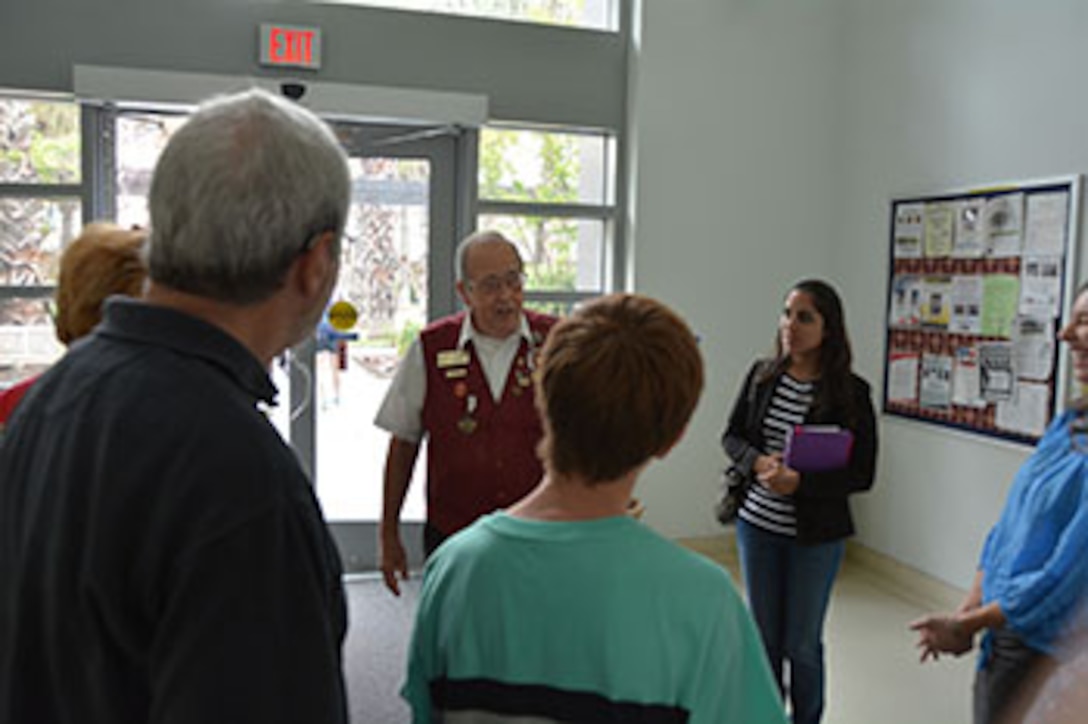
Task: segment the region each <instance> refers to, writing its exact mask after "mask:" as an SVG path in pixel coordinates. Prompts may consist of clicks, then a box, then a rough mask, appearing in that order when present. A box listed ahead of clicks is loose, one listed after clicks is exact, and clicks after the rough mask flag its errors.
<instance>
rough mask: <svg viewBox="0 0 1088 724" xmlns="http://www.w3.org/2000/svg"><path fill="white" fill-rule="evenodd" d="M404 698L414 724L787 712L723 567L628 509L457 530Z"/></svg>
mask: <svg viewBox="0 0 1088 724" xmlns="http://www.w3.org/2000/svg"><path fill="white" fill-rule="evenodd" d="M402 695H403V696H404V698H405V699H407V700H408V702H409V704H410V705H411V707H412V710H413V712H414V721H416V722H430V721H432V720H434V719H438V718H439V716H438V715H439V714H441V716H442V717H444V718H443V719H442V720H443V721H446V722H453V721H461V720H464V721H468V720H480V719H482V718H483V717H484V716H487V715H490V716H495V715H502V716H508V717H513V716H526V717H529V716H535V717H537V718H538V719H539V720H540V721H544V722H546V721H562V720H564V717H566V718H567V719H566V720H572V719H576V720H579V721H593V720H600V719H602V718H604V717H605V716H611V717H612V720H621V721H677V722H680V721H687V722H691V723H692V724H699V723H701V722H705V723H706V724H728V723H729V722H738V724H740V723H743V724H762V723H763V722H768V723H779V722H785V716H784V713H783V708H782V703H781V699H780V697H779V694H778V689H777V687H776V686H775V684H774V682H773V680H772V678H771V675H770V671H769V668H768V666H767V663H766V660H765V658H764V653H763V647H762V645H761V643H760V641H759V637H758V634H757V632H756V630H755V627H754V625H753V623H752V620H751V618H750V616H749V614H748V611H747V609H746V608H745V607H744V604H743V602H742V601H741V600H740V597H739V596H738V595H737V592H736V589H735V588H734V586H733V584H732V581H731V580H730V579H729V576H728V574H727V573H726V572H725V571H724V570H723V569H722V568H720V567H719V566H717V565H715V564H714V563H712V562H711V561H709V560H708V559H706V558H704V557H702V556H699V555H697V554H695V553H692V552H690V551H687V550H685V549H683V548H681V547H679V546H677V545H676V544H675V543H672V542H670V541H668V540H666V539H664V538H662V537H661V536H660V535H658V534H656V533H654V532H653V531H652V530H650V529H649V528H647V527H646V526H645V525H643V524H641V523H639V522H637V521H634V520H632V519H630V518H627V517H615V518H605V519H600V520H593V521H584V522H542V521H530V520H523V519H519V518H513V517H510V516H508V515H506V514H505V513H495V514H492V515H489V516H486V517H484V518H482V519H480V520H479V521H477V522H476V523H475V524H474V525H472V526H471V527H469V528H467V529H465V530H464V531H462V532H461V533H459V534H458V535H456V536H454V537H453V538H451V539H450V540H448V541H447V542H446V543H445V544H444V545H443V546H442V547H441V548H439V550H438V551H436V553H435V554H434V555H433V556H432V558H431V560H430V561H429V562H428V564H427V567H426V570H425V573H424V581H423V590H422V593H421V598H420V605H419V611H418V614H417V619H416V626H415V631H414V633H413V638H412V644H411V649H410V653H409V665H408V679H407V682H406V683H405V685H404V688H403V690H402ZM473 717H478V718H477V719H474V718H473ZM638 717H641V718H638ZM488 720H489V721H490V720H491V719H488Z"/></svg>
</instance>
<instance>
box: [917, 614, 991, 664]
mask: <svg viewBox="0 0 1088 724" xmlns="http://www.w3.org/2000/svg"><path fill="white" fill-rule="evenodd" d="M910 628H911V630H912V631H917V632H918V643H917V644H916V646H917V647H918V648H919V649H921V650H922V657H921V661H923V662H924V661H926V660H927V659H933V660H934V661H936V660H937V659H938V658H939V657H940V654H952V655H953V656H963V655H964V654H966V653H967V652H968V651H970V650H971V649H972V648H974V646H975V636H974V632H972V631H970V630H969V628H968V627H967V626H964V625H963V623H962V622H961V621H960V620H959V619H958V618H957V617H956V616H954V615H952V616H949V615H945V614H931V615H929V616H924V617H922V618H920V619H918V620H917V621H914V622H912V623H911V625H910Z"/></svg>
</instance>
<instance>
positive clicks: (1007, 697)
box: [975, 629, 1049, 724]
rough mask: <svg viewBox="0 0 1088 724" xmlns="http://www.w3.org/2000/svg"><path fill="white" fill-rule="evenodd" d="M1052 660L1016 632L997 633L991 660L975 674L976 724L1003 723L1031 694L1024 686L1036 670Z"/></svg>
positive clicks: (1004, 631) (992, 647)
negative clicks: (1004, 718) (1014, 707)
mask: <svg viewBox="0 0 1088 724" xmlns="http://www.w3.org/2000/svg"><path fill="white" fill-rule="evenodd" d="M1048 659H1049V657H1048V656H1047V655H1046V654H1044V653H1042V652H1041V651H1037V650H1035V649H1033V648H1031V647H1030V646H1027V645H1026V644H1025V643H1024V642H1023V640H1021V639H1020V637H1019V636H1017V635H1016V634H1015V633H1013V632H1012V631H1009V630H1008V629H996V630H995V631H994V632H993V637H992V641H991V649H990V658H989V660H988V661H987V662H986V666H984V667H983V668H981V669H979V670H978V673H976V674H975V724H997V723H998V722H1001V721H1003V720H1002V716H1003V715H1004V714H1006V713H1007V712H1008V710H1009V708H1010V707H1011V706H1014V705H1018V704H1020V703H1021V702H1020V697H1021V696H1026V695H1027V694H1028V687H1026V686H1024V684H1026V683H1027V682H1028V681H1029V680H1030V678H1031V675H1032V673H1033V671H1034V670H1035V667H1036V666H1039V665H1040V664H1043V663H1045V662H1046V661H1047V660H1048Z"/></svg>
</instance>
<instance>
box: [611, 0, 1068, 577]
mask: <svg viewBox="0 0 1088 724" xmlns="http://www.w3.org/2000/svg"><path fill="white" fill-rule="evenodd" d="M801 5H802V4H801V3H786V2H777V1H775V0H772V1H771V2H755V1H754V0H687V2H685V3H684V6H683V10H682V11H680V10H679V8H677V7H676V6H675V4H673V3H657V2H646V3H645V4H644V7H643V8H642V15H641V28H640V43H639V45H638V46H637V47H636V48H635V52H634V59H633V61H632V68H631V70H632V79H631V94H630V97H629V102H630V103H631V104H633V105H632V111H631V115H630V122H631V123H632V128H631V140H632V148H633V154H634V165H633V170H634V171H635V172H636V173H635V175H633V183H634V184H635V187H634V190H633V193H632V199H633V206H632V208H633V209H634V211H633V214H634V218H633V224H632V231H633V236H632V242H633V245H634V253H635V259H634V281H635V284H636V286H637V288H638V289H640V290H642V291H645V292H647V293H650V294H653V295H656V296H659V297H661V298H663V299H665V300H667V301H668V302H670V303H672V304H674V305H675V306H676V307H678V308H679V309H680V310H681V311H682V312H683V313H684V314H686V315H687V316H688V318H689V319H690V320H691V321H692V323H693V325H694V326H695V327H696V328H697V331H698V332H699V333H701V334H702V335H703V347H704V352H705V354H706V360H707V363H708V367H709V384H708V389H707V391H706V394H705V396H704V399H703V402H702V404H701V406H700V409H699V411H698V413H697V416H696V419H695V421H694V423H693V426H692V429H691V430H690V431H689V436H688V439H687V440H686V442H685V443H684V444H683V445H682V446H681V447H680V448H679V449H678V450H677V451H676V453H674V455H673V456H672V458H671V459H669V460H667V461H665V462H664V463H661V464H659V465H658V466H657V467H655V468H652V469H651V470H650V472H649V473H648V474H647V476H646V481H645V483H644V484H643V485H642V489H641V491H640V493H641V495H642V496H643V497H644V498H645V500H646V502H647V504H648V513H647V516H648V520H649V522H650V523H651V524H653V525H655V526H656V527H658V528H659V529H661V530H662V531H664V532H665V533H667V534H672V535H701V534H705V533H709V532H712V531H713V530H714V525H713V523H711V522H710V520H709V517H708V516H709V513H708V512H707V511H708V509H709V506H710V501H711V500H712V498H713V491H714V487H715V486H714V482H713V477H714V472H715V470H716V469H717V468H718V467H719V466H720V464H721V461H722V456H721V453H720V452H719V450H718V447H717V438H718V435H719V434H720V432H721V426H722V418H723V416H724V414H725V412H726V407H727V406H728V404H729V403H730V401H731V399H732V395H733V393H734V391H735V388H736V386H737V384H739V377H740V375H741V374H742V373H743V371H744V369H745V366H746V365H747V363H748V361H749V360H750V359H751V358H752V357H753V356H755V355H756V354H758V353H761V352H764V351H766V350H767V349H768V346H769V343H770V340H771V338H772V333H773V325H774V320H775V316H776V313H777V307H778V303H779V300H780V297H781V294H782V292H783V291H784V289H785V287H786V286H788V285H789V283H790V282H791V281H793V280H795V279H797V278H799V277H802V276H808V275H823V276H826V277H827V278H829V279H830V280H832V281H833V282H834V283H835V284H836V285H837V286H838V287H839V289H840V291H841V292H842V293H843V297H844V300H845V302H846V306H847V320H848V323H849V327H850V330H851V334H852V337H853V341H854V347H855V356H856V367H857V369H858V370H859V372H860V373H861V374H862V375H864V376H865V377H866V378H868V379H869V380H870V381H871V382H872V383H873V386H874V393H875V394H874V403H875V404H877V405H879V396H880V389H881V386H882V380H883V362H882V359H883V354H884V351H883V350H884V308H885V296H884V295H885V291H886V286H887V274H888V249H887V229H888V201H889V199H890V198H892V197H894V196H900V195H906V194H913V193H926V192H938V191H943V190H952V189H962V188H967V187H976V186H980V185H988V184H990V183H994V182H1001V181H1010V180H1027V179H1037V178H1049V177H1054V176H1058V175H1065V174H1069V173H1077V172H1081V171H1082V170H1084V169H1085V168H1086V167H1088V133H1086V132H1085V131H1086V130H1088V127H1086V125H1085V117H1086V116H1088V98H1086V95H1085V93H1084V92H1083V88H1084V82H1083V74H1084V70H1083V69H1084V68H1086V67H1088V44H1085V43H1084V41H1083V38H1085V37H1088V4H1085V3H1082V2H1077V1H1076V0H1037V1H1036V2H1033V3H1014V2H992V0H912V1H911V2H909V3H905V2H896V1H895V0H838V1H837V0H826V1H819V0H818V1H816V2H809V3H804V4H803V5H804V7H801ZM1082 266H1083V265H1082ZM1079 277H1080V278H1082V279H1083V278H1086V277H1088V275H1086V274H1084V273H1083V272H1082V273H1081V274H1080V275H1079ZM881 445H882V447H881V454H880V464H879V472H878V480H877V484H876V487H875V488H874V490H873V492H872V493H870V494H868V495H862V496H856V497H855V498H854V509H855V513H856V517H857V518H858V524H859V539H860V540H861V541H862V542H864V543H865V544H867V545H869V546H871V547H873V548H875V549H877V550H879V551H881V552H883V553H886V554H888V555H891V556H893V557H895V558H897V559H899V560H901V561H903V562H904V563H907V564H908V565H912V566H914V567H917V568H919V569H921V570H923V571H925V572H927V573H930V574H931V575H934V576H937V577H938V578H941V579H943V580H945V581H947V582H949V583H952V584H954V585H959V586H966V585H967V584H968V583H969V581H970V578H971V576H972V572H973V570H974V564H975V561H976V557H977V553H978V550H979V547H980V545H981V543H982V539H983V537H984V535H985V533H986V531H987V530H988V528H989V526H990V525H992V523H993V522H994V520H995V519H996V517H997V515H998V513H999V511H1000V507H1001V504H1002V502H1003V500H1004V496H1005V493H1006V491H1007V489H1008V485H1009V482H1010V481H1011V478H1012V476H1013V475H1014V473H1015V471H1016V469H1017V467H1018V466H1019V464H1020V463H1021V462H1022V460H1023V459H1024V458H1025V456H1026V455H1027V453H1028V451H1027V450H1026V449H1025V448H1023V447H1021V446H1015V445H1010V444H1005V443H1001V442H994V441H990V440H987V439H982V438H979V437H977V436H971V435H966V434H959V433H956V432H950V431H949V430H947V429H944V428H934V427H928V426H922V425H919V424H916V423H909V422H905V421H901V420H898V419H894V418H890V419H889V418H885V419H883V420H882V421H881Z"/></svg>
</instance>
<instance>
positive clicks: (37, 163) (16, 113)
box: [0, 98, 79, 184]
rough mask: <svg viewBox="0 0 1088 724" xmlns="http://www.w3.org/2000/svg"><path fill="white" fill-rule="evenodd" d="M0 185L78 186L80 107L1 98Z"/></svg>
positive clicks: (65, 103) (50, 102) (62, 103)
mask: <svg viewBox="0 0 1088 724" xmlns="http://www.w3.org/2000/svg"><path fill="white" fill-rule="evenodd" d="M0 183H40V184H77V183H79V106H77V105H76V104H75V103H67V102H57V101H30V100H14V99H10V98H8V99H5V98H0Z"/></svg>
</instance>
